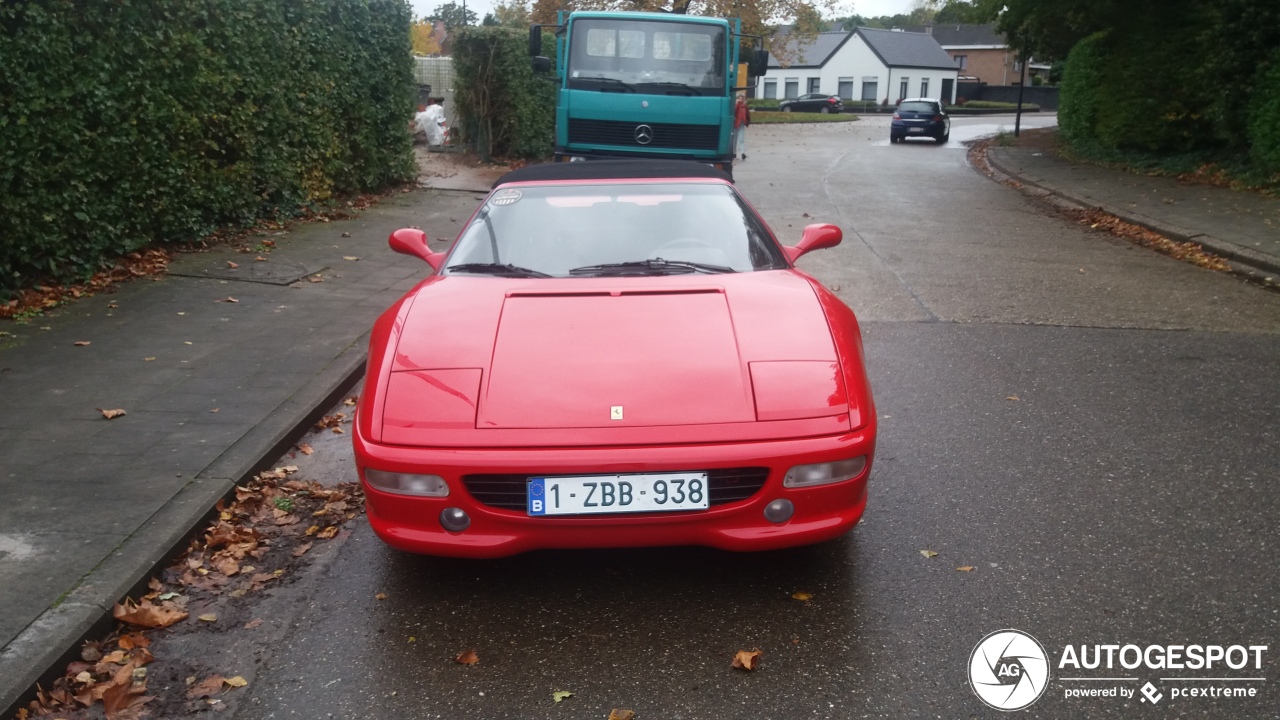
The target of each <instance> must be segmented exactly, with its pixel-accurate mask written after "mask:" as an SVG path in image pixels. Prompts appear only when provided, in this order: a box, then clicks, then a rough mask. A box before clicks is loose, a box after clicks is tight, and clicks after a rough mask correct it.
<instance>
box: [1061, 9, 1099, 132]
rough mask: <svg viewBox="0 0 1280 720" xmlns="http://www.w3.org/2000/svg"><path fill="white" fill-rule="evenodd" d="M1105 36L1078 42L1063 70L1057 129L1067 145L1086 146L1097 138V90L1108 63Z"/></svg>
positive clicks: (1092, 37)
mask: <svg viewBox="0 0 1280 720" xmlns="http://www.w3.org/2000/svg"><path fill="white" fill-rule="evenodd" d="M1105 36H1106V33H1097V34H1095V35H1090V36H1089V37H1087V38H1085V39H1084V40H1081V41H1080V42H1078V43H1076V46H1075V47H1074V48H1072V49H1071V54H1070V55H1068V56H1067V62H1066V65H1065V66H1064V67H1063V71H1062V72H1063V74H1062V87H1061V89H1060V90H1059V91H1058V130H1059V132H1061V133H1062V137H1063V138H1064V139H1065V140H1066V141H1067V142H1068V143H1073V144H1080V143H1085V142H1089V141H1091V140H1093V139H1094V138H1095V137H1096V131H1095V129H1094V125H1095V124H1096V123H1097V121H1098V112H1099V105H1098V95H1097V88H1098V86H1099V85H1100V84H1101V82H1102V72H1103V67H1104V65H1105V63H1106V58H1105V57H1104V55H1103V52H1102V50H1101V49H1100V45H1101V43H1102V40H1103V38H1104V37H1105Z"/></svg>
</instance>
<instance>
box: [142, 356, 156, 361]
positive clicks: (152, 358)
mask: <svg viewBox="0 0 1280 720" xmlns="http://www.w3.org/2000/svg"><path fill="white" fill-rule="evenodd" d="M152 360H155V358H154V357H144V358H142V361H143V362H151V361H152Z"/></svg>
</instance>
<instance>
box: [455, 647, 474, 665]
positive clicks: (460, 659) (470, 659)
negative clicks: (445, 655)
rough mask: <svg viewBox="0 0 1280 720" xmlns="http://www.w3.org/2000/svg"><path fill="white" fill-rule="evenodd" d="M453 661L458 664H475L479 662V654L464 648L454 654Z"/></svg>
mask: <svg viewBox="0 0 1280 720" xmlns="http://www.w3.org/2000/svg"><path fill="white" fill-rule="evenodd" d="M453 661H454V662H456V663H458V664H459V665H475V664H476V663H478V662H480V656H479V655H477V654H476V651H475V650H465V651H463V652H460V653H458V654H457V655H456V656H454V658H453Z"/></svg>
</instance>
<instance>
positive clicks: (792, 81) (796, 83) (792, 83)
mask: <svg viewBox="0 0 1280 720" xmlns="http://www.w3.org/2000/svg"><path fill="white" fill-rule="evenodd" d="M782 87H783V91H784V92H785V93H786V98H787V99H788V100H792V99H795V98H797V97H800V78H787V79H786V80H785V81H784V83H783V86H782Z"/></svg>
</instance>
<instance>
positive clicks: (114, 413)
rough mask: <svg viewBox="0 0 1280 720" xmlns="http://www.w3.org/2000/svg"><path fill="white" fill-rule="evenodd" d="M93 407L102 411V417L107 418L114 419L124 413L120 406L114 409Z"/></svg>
mask: <svg viewBox="0 0 1280 720" xmlns="http://www.w3.org/2000/svg"><path fill="white" fill-rule="evenodd" d="M95 409H96V410H97V411H98V412H100V413H102V417H104V418H106V419H108V420H114V419H116V418H118V417H120V416H122V415H124V414H125V411H124V410H121V409H120V408H116V409H115V410H103V409H102V408H95Z"/></svg>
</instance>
